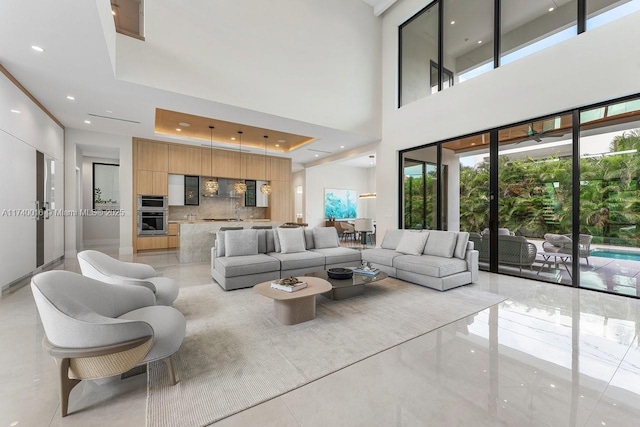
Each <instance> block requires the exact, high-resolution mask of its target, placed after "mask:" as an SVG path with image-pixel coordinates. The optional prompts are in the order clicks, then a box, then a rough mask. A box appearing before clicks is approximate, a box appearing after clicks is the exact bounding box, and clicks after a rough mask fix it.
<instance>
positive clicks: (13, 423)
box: [9, 421, 18, 427]
mask: <svg viewBox="0 0 640 427" xmlns="http://www.w3.org/2000/svg"><path fill="white" fill-rule="evenodd" d="M17 425H18V421H14V422H12V423H11V424H9V426H10V427H16V426H17Z"/></svg>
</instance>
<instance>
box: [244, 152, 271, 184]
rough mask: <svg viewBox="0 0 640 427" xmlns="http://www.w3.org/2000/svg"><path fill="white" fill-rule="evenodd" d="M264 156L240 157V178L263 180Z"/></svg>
mask: <svg viewBox="0 0 640 427" xmlns="http://www.w3.org/2000/svg"><path fill="white" fill-rule="evenodd" d="M264 163H265V162H264V156H260V155H258V154H243V155H242V174H243V175H242V177H243V178H245V179H265V177H266V174H265V167H264V166H265V164H264Z"/></svg>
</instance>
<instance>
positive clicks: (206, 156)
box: [200, 148, 213, 176]
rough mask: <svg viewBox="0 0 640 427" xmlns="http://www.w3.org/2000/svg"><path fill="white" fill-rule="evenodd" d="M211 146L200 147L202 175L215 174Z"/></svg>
mask: <svg viewBox="0 0 640 427" xmlns="http://www.w3.org/2000/svg"><path fill="white" fill-rule="evenodd" d="M211 163H212V162H211V148H201V149H200V176H213V174H212V173H211Z"/></svg>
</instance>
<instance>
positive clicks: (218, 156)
mask: <svg viewBox="0 0 640 427" xmlns="http://www.w3.org/2000/svg"><path fill="white" fill-rule="evenodd" d="M211 176H219V177H220V178H240V153H238V152H237V151H229V150H215V151H214V152H213V171H212V173H211Z"/></svg>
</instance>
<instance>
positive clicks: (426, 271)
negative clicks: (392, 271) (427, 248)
mask: <svg viewBox="0 0 640 427" xmlns="http://www.w3.org/2000/svg"><path fill="white" fill-rule="evenodd" d="M393 266H394V267H395V268H397V269H398V270H404V271H410V272H413V273H416V274H423V275H425V276H431V277H446V276H450V275H452V274H456V273H462V272H463V271H467V261H465V260H463V259H458V258H443V257H440V256H433V255H420V256H414V255H401V256H399V257H396V258H394V259H393Z"/></svg>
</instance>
